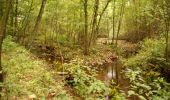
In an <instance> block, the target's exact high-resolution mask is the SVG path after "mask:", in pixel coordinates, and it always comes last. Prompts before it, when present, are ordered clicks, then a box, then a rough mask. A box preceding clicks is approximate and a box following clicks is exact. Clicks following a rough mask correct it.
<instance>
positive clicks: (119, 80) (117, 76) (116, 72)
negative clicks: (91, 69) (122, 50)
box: [96, 60, 135, 100]
mask: <svg viewBox="0 0 170 100" xmlns="http://www.w3.org/2000/svg"><path fill="white" fill-rule="evenodd" d="M99 68H100V69H99V70H98V75H97V77H96V78H97V79H99V80H101V81H103V82H104V83H105V84H106V85H108V86H109V85H110V84H112V83H111V82H112V80H113V81H114V85H115V86H116V84H117V85H118V86H119V87H118V89H119V91H121V92H124V93H125V94H127V92H128V88H129V86H130V85H129V80H128V79H126V78H125V76H124V74H123V73H122V70H123V69H122V64H121V62H120V61H117V60H116V61H114V62H112V63H106V64H104V65H102V66H100V67H99ZM127 99H128V100H135V99H133V97H130V98H127Z"/></svg>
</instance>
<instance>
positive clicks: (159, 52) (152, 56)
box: [124, 39, 170, 100]
mask: <svg viewBox="0 0 170 100" xmlns="http://www.w3.org/2000/svg"><path fill="white" fill-rule="evenodd" d="M164 54H165V41H164V39H159V40H157V39H146V40H145V41H144V42H143V44H142V45H141V50H140V51H139V53H138V54H137V55H135V56H133V57H131V58H129V59H127V61H125V63H124V67H125V68H126V70H125V74H126V76H127V77H128V78H129V79H130V83H131V88H130V90H129V92H128V93H129V96H131V95H136V96H138V98H140V99H141V100H148V99H149V100H169V99H170V84H169V83H167V81H166V78H165V77H163V74H162V71H163V69H165V68H167V67H168V66H169V63H167V62H166V60H165V58H164Z"/></svg>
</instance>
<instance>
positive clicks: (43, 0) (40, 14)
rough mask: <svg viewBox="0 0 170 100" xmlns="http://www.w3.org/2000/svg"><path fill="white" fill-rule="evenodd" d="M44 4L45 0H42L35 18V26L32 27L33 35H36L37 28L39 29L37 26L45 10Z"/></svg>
mask: <svg viewBox="0 0 170 100" xmlns="http://www.w3.org/2000/svg"><path fill="white" fill-rule="evenodd" d="M46 2H47V0H42V4H41V7H40V11H39V14H38V16H37V20H36V22H35V26H34V30H33V33H34V34H35V33H37V31H38V27H39V24H40V22H41V19H42V15H43V12H44V8H45V5H46Z"/></svg>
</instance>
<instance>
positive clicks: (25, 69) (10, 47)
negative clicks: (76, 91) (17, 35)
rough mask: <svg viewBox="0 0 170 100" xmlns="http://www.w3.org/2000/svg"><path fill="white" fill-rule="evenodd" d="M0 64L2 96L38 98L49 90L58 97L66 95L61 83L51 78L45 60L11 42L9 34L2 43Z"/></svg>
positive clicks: (21, 98) (48, 92) (20, 99)
mask: <svg viewBox="0 0 170 100" xmlns="http://www.w3.org/2000/svg"><path fill="white" fill-rule="evenodd" d="M2 66H3V70H4V72H5V90H6V91H5V95H4V98H7V97H8V99H10V100H12V99H17V100H23V98H27V99H28V98H29V96H30V95H35V96H36V97H37V98H38V99H43V98H45V97H47V95H48V94H50V93H51V92H54V93H55V96H56V98H58V99H59V98H60V97H61V96H62V98H67V97H68V96H67V94H66V93H65V91H64V90H63V89H62V88H63V87H62V85H63V84H62V83H59V82H56V81H55V80H54V79H53V74H52V73H51V72H49V71H48V69H47V68H48V65H47V64H46V63H45V61H42V60H39V59H38V58H37V57H35V56H34V55H33V54H31V53H30V52H29V51H28V50H26V49H25V48H24V47H22V46H20V45H18V44H16V43H14V42H12V38H11V37H10V36H8V37H6V39H5V40H4V43H3V51H2ZM63 96H64V97H63ZM67 99H69V98H67Z"/></svg>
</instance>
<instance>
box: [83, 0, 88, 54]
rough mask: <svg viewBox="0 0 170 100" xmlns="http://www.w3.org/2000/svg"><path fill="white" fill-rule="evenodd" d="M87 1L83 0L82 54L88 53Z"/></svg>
mask: <svg viewBox="0 0 170 100" xmlns="http://www.w3.org/2000/svg"><path fill="white" fill-rule="evenodd" d="M87 2H88V0H84V55H88V36H87V35H88V12H87Z"/></svg>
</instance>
